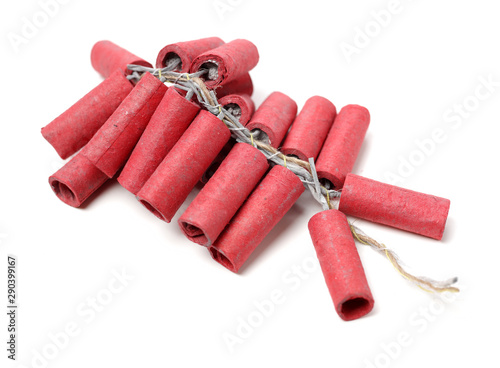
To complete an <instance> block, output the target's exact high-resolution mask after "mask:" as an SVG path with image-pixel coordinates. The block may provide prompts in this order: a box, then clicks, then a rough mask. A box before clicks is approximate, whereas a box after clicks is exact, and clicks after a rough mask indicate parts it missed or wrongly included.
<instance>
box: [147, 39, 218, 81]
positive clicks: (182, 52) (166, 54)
mask: <svg viewBox="0 0 500 368" xmlns="http://www.w3.org/2000/svg"><path fill="white" fill-rule="evenodd" d="M222 44H224V41H222V40H221V39H220V38H219V37H208V38H201V39H199V40H193V41H187V42H177V43H173V44H170V45H167V46H165V47H164V48H162V49H161V50H160V52H159V53H158V57H157V58H156V67H157V68H165V67H166V66H168V65H171V64H172V63H175V62H177V61H180V64H179V65H178V66H177V68H175V69H174V70H175V71H177V72H180V73H187V72H189V67H190V66H191V63H192V62H193V59H194V58H195V57H197V56H198V55H200V54H202V53H204V52H207V51H209V50H212V49H215V48H216V47H219V46H220V45H222Z"/></svg>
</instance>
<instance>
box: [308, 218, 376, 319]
mask: <svg viewBox="0 0 500 368" xmlns="http://www.w3.org/2000/svg"><path fill="white" fill-rule="evenodd" d="M309 233H310V234H311V238H312V241H313V244H314V248H315V249H316V254H317V256H318V260H319V263H320V266H321V270H322V271H323V276H324V277H325V281H326V285H327V286H328V290H329V291H330V295H331V297H332V300H333V304H334V305H335V310H336V311H337V313H338V315H339V316H340V318H342V319H343V320H344V321H351V320H354V319H358V318H360V317H362V316H364V315H365V314H367V313H369V312H370V311H371V310H372V309H373V304H374V301H373V296H372V293H371V291H370V288H369V286H368V282H367V280H366V276H365V271H364V269H363V265H362V264H361V260H360V259H359V254H358V251H357V249H356V244H355V243H354V238H353V236H352V234H351V230H350V227H349V224H348V222H347V218H346V217H345V215H344V214H343V213H342V212H340V211H337V210H327V211H322V212H320V213H318V214H316V215H314V216H313V217H312V218H311V220H309Z"/></svg>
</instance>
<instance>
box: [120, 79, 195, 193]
mask: <svg viewBox="0 0 500 368" xmlns="http://www.w3.org/2000/svg"><path fill="white" fill-rule="evenodd" d="M198 111H200V106H199V105H198V104H195V103H193V102H191V101H188V100H186V99H185V98H184V97H183V96H181V95H180V94H179V92H177V90H176V89H175V88H169V89H168V91H167V92H166V93H165V95H164V96H163V99H162V100H161V102H160V104H159V105H158V107H157V109H156V111H155V113H154V114H153V116H152V117H151V120H150V121H149V124H148V126H147V127H146V129H145V130H144V133H143V134H142V136H141V138H140V139H139V142H138V143H137V145H136V146H135V148H134V151H133V152H132V154H131V155H130V158H129V159H128V161H127V163H126V164H125V167H124V168H123V170H122V172H121V174H120V176H119V177H118V182H119V183H120V184H121V185H122V186H123V187H124V188H125V189H127V190H128V191H129V192H131V193H133V194H137V193H138V192H139V190H141V188H142V187H143V185H144V184H145V183H146V181H147V180H148V179H149V177H150V176H151V175H152V174H153V173H154V171H155V170H156V168H157V167H158V165H160V163H161V162H162V161H163V159H164V158H165V156H166V155H167V154H168V152H169V151H170V150H171V149H172V147H173V146H174V145H175V144H176V143H177V141H178V140H179V138H180V137H181V136H182V134H184V132H185V131H186V129H187V127H188V126H189V124H191V122H192V121H193V119H194V118H195V116H196V114H197V113H198Z"/></svg>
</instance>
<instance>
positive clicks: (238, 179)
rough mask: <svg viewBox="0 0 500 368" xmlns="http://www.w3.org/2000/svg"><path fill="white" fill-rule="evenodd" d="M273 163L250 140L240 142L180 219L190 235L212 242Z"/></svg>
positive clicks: (182, 227)
mask: <svg viewBox="0 0 500 368" xmlns="http://www.w3.org/2000/svg"><path fill="white" fill-rule="evenodd" d="M268 167H269V164H268V162H267V159H266V157H265V156H264V154H263V153H262V152H260V151H259V150H258V149H256V148H254V147H252V146H251V145H249V144H247V143H236V145H235V146H234V147H233V149H232V150H231V152H229V155H228V156H227V157H226V159H225V160H224V161H223V162H222V164H221V165H220V167H219V168H218V169H217V171H216V173H215V174H214V176H213V177H212V178H211V179H210V180H209V181H208V183H207V184H206V185H205V186H204V187H203V189H202V190H201V191H200V193H199V194H198V195H197V196H196V198H195V199H194V201H193V202H191V204H190V205H189V207H188V208H187V210H186V211H185V212H184V213H183V214H182V216H181V217H180V219H179V226H180V228H181V230H182V231H183V232H184V234H185V235H186V236H187V238H188V239H189V240H191V241H193V242H195V243H198V244H200V245H203V246H206V247H208V246H210V245H212V244H213V243H214V242H215V240H216V239H217V237H218V236H219V234H220V233H221V232H222V230H224V227H225V226H226V225H227V224H228V222H229V220H231V218H232V217H233V216H234V214H235V213H236V211H238V208H240V206H241V205H242V204H243V202H244V201H245V199H247V197H248V196H249V195H250V193H251V192H252V190H253V189H254V188H255V186H256V185H257V183H258V182H259V181H260V179H261V178H262V176H263V175H264V174H265V172H266V171H267V169H268Z"/></svg>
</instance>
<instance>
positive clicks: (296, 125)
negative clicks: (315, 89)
mask: <svg viewBox="0 0 500 368" xmlns="http://www.w3.org/2000/svg"><path fill="white" fill-rule="evenodd" d="M336 116H337V109H336V108H335V106H334V105H333V104H332V103H331V102H330V101H329V100H327V99H326V98H324V97H320V96H313V97H311V98H310V99H308V100H307V101H306V103H305V105H304V107H303V108H302V110H301V111H300V113H299V115H298V116H297V117H296V118H295V120H294V121H293V124H292V127H291V129H290V132H288V135H287V136H286V139H285V142H284V143H283V146H282V147H281V152H282V153H284V154H285V155H292V156H297V157H298V158H299V159H301V160H304V161H307V160H308V159H310V158H314V159H316V157H318V154H319V152H320V151H321V147H323V142H324V141H325V139H326V136H327V135H328V132H329V131H330V128H331V127H332V124H333V121H334V120H335V117H336Z"/></svg>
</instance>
